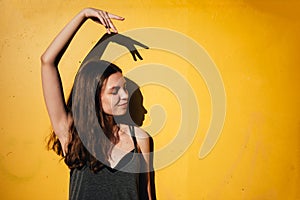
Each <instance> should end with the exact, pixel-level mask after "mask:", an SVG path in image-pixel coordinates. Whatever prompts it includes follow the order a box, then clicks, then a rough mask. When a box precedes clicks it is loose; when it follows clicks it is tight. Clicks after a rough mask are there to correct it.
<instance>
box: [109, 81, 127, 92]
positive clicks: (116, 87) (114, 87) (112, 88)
mask: <svg viewBox="0 0 300 200" xmlns="http://www.w3.org/2000/svg"><path fill="white" fill-rule="evenodd" d="M126 84H127V82H126V81H125V82H124V84H123V85H126ZM119 88H121V86H112V87H111V88H108V90H114V89H119Z"/></svg>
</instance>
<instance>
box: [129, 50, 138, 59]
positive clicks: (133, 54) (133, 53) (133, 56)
mask: <svg viewBox="0 0 300 200" xmlns="http://www.w3.org/2000/svg"><path fill="white" fill-rule="evenodd" d="M130 53H131V55H132V58H133V60H134V61H137V59H136V57H135V52H133V51H130Z"/></svg>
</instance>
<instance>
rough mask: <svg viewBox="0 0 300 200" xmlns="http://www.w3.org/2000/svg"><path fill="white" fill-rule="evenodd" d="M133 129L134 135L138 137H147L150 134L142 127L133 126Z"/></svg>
mask: <svg viewBox="0 0 300 200" xmlns="http://www.w3.org/2000/svg"><path fill="white" fill-rule="evenodd" d="M134 131H135V136H136V137H137V138H138V139H147V138H148V139H149V138H150V135H149V134H148V133H147V132H146V131H145V130H144V129H142V128H140V127H137V126H135V127H134Z"/></svg>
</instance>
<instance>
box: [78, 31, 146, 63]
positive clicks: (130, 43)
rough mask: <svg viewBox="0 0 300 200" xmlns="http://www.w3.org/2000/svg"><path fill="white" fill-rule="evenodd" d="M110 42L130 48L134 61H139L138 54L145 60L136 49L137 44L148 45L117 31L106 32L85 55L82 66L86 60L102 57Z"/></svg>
mask: <svg viewBox="0 0 300 200" xmlns="http://www.w3.org/2000/svg"><path fill="white" fill-rule="evenodd" d="M110 42H114V43H117V44H119V45H121V46H124V47H126V48H127V49H128V51H129V52H130V53H131V55H132V58H133V60H134V61H137V58H136V56H137V57H138V58H139V59H140V60H143V58H142V56H141V55H140V53H139V52H138V50H137V49H136V47H135V45H138V46H141V47H143V48H145V49H149V47H148V46H146V45H144V44H142V43H140V42H138V41H136V40H134V39H132V38H130V37H127V36H125V35H122V34H117V33H111V34H108V33H105V34H104V35H103V36H102V37H101V38H100V39H99V41H98V42H97V43H96V45H95V46H94V47H93V48H92V50H91V51H90V52H89V53H88V55H87V56H86V57H85V59H84V60H83V61H82V64H81V66H83V65H84V64H85V63H86V62H88V61H89V60H92V59H100V58H101V56H102V55H103V53H104V51H105V49H106V48H107V45H108V44H109V43H110Z"/></svg>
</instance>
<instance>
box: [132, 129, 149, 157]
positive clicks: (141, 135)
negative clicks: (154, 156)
mask: <svg viewBox="0 0 300 200" xmlns="http://www.w3.org/2000/svg"><path fill="white" fill-rule="evenodd" d="M134 130H135V136H136V139H137V143H138V145H139V147H140V148H141V150H142V152H149V151H150V140H151V136H150V135H149V134H148V133H147V132H146V131H145V130H143V129H142V128H140V127H136V126H135V127H134Z"/></svg>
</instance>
